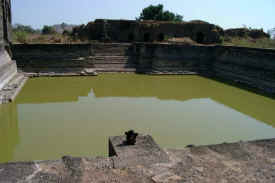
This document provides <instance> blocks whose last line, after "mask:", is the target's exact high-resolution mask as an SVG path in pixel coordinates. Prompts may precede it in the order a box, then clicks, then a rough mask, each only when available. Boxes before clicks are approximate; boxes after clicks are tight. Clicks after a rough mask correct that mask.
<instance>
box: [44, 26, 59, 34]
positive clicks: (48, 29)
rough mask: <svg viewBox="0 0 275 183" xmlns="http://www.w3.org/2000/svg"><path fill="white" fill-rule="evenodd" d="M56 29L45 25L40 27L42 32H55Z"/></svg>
mask: <svg viewBox="0 0 275 183" xmlns="http://www.w3.org/2000/svg"><path fill="white" fill-rule="evenodd" d="M55 33H56V31H55V29H54V28H53V27H52V26H48V25H45V26H44V27H43V29H42V34H55Z"/></svg>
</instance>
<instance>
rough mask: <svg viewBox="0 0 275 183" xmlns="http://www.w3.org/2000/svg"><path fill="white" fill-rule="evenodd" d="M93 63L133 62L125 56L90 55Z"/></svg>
mask: <svg viewBox="0 0 275 183" xmlns="http://www.w3.org/2000/svg"><path fill="white" fill-rule="evenodd" d="M89 59H91V60H92V61H93V63H94V64H97V63H101V64H104V63H133V62H134V59H132V58H130V57H125V56H95V57H90V58H89Z"/></svg>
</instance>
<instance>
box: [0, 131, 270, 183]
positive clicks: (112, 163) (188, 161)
mask: <svg viewBox="0 0 275 183" xmlns="http://www.w3.org/2000/svg"><path fill="white" fill-rule="evenodd" d="M143 137H144V138H146V139H148V137H150V136H143ZM118 139H120V140H118ZM121 139H124V137H120V138H119V137H117V138H116V140H115V142H121ZM149 139H150V138H149ZM140 140H141V139H140ZM141 141H142V140H141ZM141 141H139V143H141ZM137 142H138V141H137ZM148 142H152V139H151V140H148ZM149 144H150V143H148V145H149ZM151 144H152V146H153V147H151V148H153V149H154V147H155V143H153V142H152V143H151ZM140 145H141V144H140ZM131 148H133V146H132V147H131ZM143 148H146V149H148V148H150V147H149V146H143ZM118 149H119V152H118V154H119V156H114V157H108V158H104V157H97V158H79V157H69V156H65V157H63V158H62V160H57V161H38V162H27V163H20V162H19V163H6V164H0V182H1V183H2V182H3V183H13V182H22V183H40V182H50V183H74V182H83V183H88V182H125V183H126V182H144V183H145V182H146V183H147V182H148V183H149V182H150V183H151V182H152V183H153V182H154V183H156V182H157V183H161V182H162V183H163V182H166V183H168V182H169V183H170V182H172V183H182V182H187V183H192V182H196V183H197V182H198V183H213V182H230V183H231V182H232V183H234V182H236V183H247V182H249V183H254V182H255V183H274V181H275V153H274V152H275V139H269V140H259V141H251V142H238V143H230V144H227V143H225V144H219V145H209V146H197V147H190V148H184V149H166V150H163V149H160V150H161V151H162V152H164V153H165V154H166V156H167V157H168V158H169V160H168V161H163V159H160V158H159V156H158V155H157V156H152V155H153V154H154V152H152V154H147V153H139V152H136V151H135V150H133V149H128V150H125V149H123V150H122V149H120V147H119V148H118ZM136 149H137V148H136ZM140 149H141V148H140ZM156 149H158V148H156ZM131 151H132V152H134V153H132V154H131V155H130V156H129V153H130V152H131ZM141 151H142V150H141ZM143 152H144V151H143ZM155 152H156V151H155ZM123 153H126V154H123ZM136 153H137V156H138V157H136V158H138V159H139V161H136V162H134V163H133V161H132V159H130V158H135V157H134V154H136ZM141 156H149V161H148V157H143V158H142V157H141ZM154 157H155V160H154V161H152V160H150V159H151V158H154ZM119 160H120V161H123V162H124V165H126V166H122V167H117V165H118V164H116V163H117V162H116V161H119ZM127 161H128V163H127ZM145 161H147V162H145Z"/></svg>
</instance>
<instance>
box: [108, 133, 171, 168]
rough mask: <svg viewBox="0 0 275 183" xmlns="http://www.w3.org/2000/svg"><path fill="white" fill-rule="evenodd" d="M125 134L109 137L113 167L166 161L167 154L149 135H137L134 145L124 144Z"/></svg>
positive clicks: (167, 160)
mask: <svg viewBox="0 0 275 183" xmlns="http://www.w3.org/2000/svg"><path fill="white" fill-rule="evenodd" d="M125 140H126V136H116V137H110V138H109V156H116V157H114V158H113V160H114V167H115V168H123V167H129V166H136V165H142V166H145V167H149V166H150V165H152V164H156V163H168V162H169V156H168V155H167V153H166V152H164V150H162V149H161V148H160V147H159V146H158V145H157V143H156V142H155V141H154V139H153V138H152V137H151V136H150V135H139V136H138V137H137V139H136V144H135V145H125Z"/></svg>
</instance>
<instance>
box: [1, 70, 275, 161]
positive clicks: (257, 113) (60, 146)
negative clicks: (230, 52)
mask: <svg viewBox="0 0 275 183" xmlns="http://www.w3.org/2000/svg"><path fill="white" fill-rule="evenodd" d="M129 129H134V130H136V131H137V132H139V133H144V134H150V135H152V136H153V137H154V139H155V140H156V141H157V143H158V144H160V146H162V147H167V148H183V147H185V146H186V145H188V144H195V145H205V144H216V143H223V142H234V141H240V140H244V141H246V140H254V139H264V138H273V137H275V100H273V99H270V98H267V97H263V96H260V95H257V94H254V93H251V92H248V91H245V90H242V89H239V88H236V87H233V86H229V85H226V84H223V83H220V82H217V81H213V80H210V79H206V78H202V77H199V76H146V75H135V74H105V75H100V76H97V77H65V78H35V79H30V80H29V81H28V82H27V84H26V85H25V87H24V88H23V90H22V91H21V93H20V94H19V96H18V97H17V99H16V101H15V102H13V103H11V104H7V105H0V162H11V161H24V160H46V159H59V158H60V157H62V156H63V155H72V156H98V155H100V156H106V155H107V154H108V137H109V136H115V135H122V134H123V133H124V132H125V131H126V130H129Z"/></svg>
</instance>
